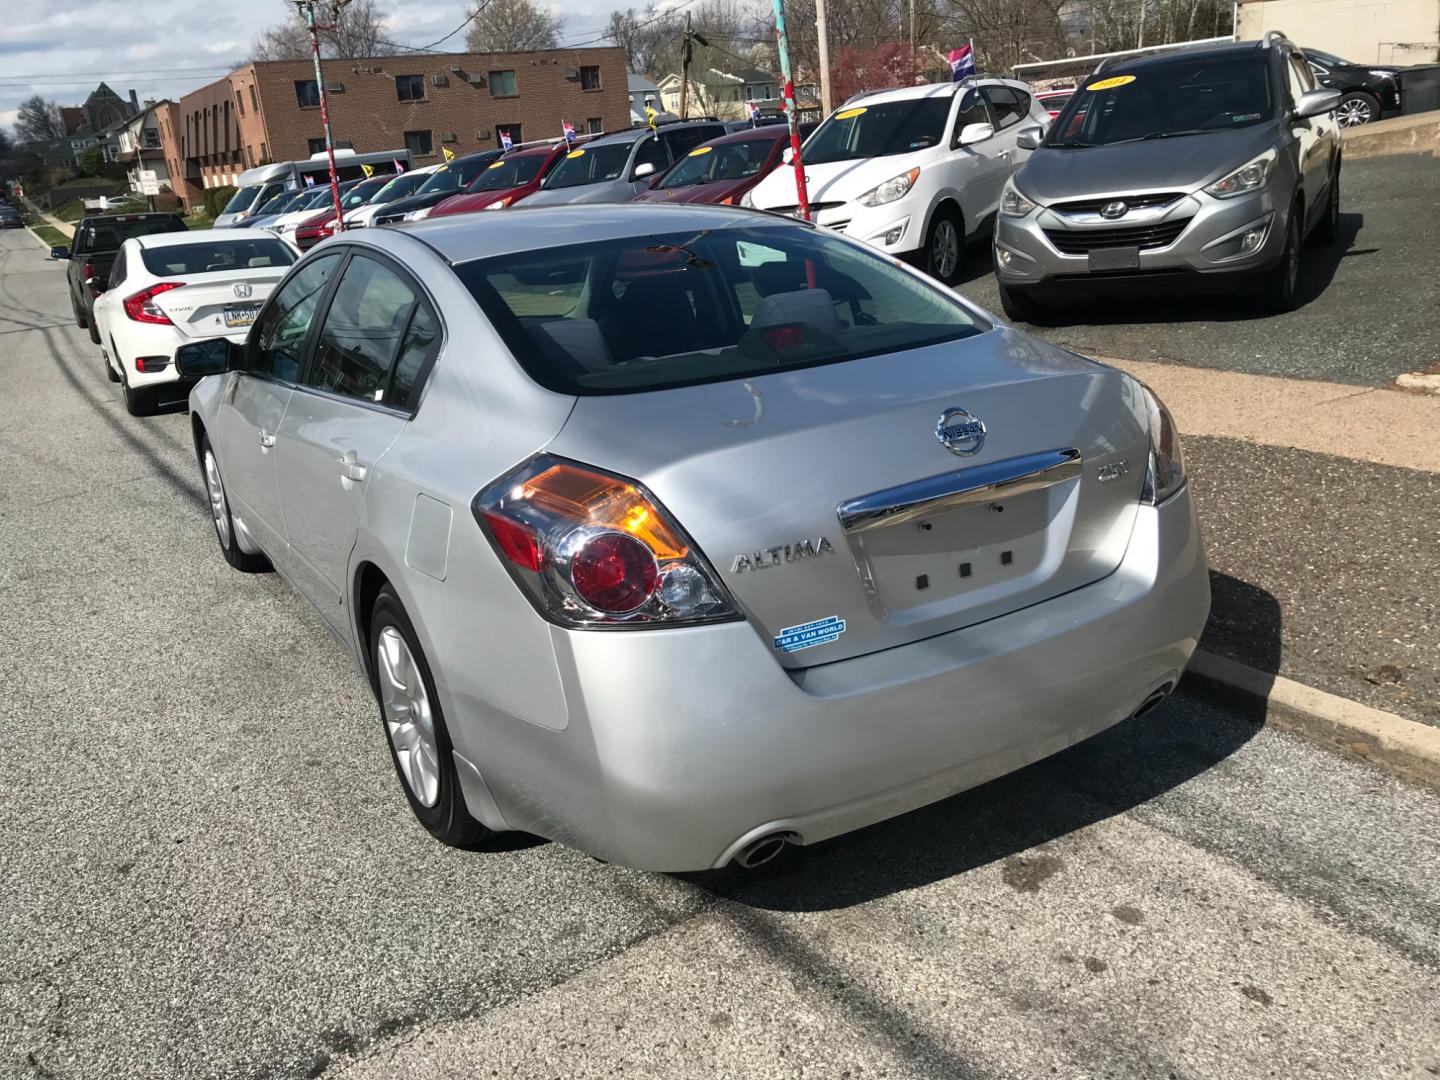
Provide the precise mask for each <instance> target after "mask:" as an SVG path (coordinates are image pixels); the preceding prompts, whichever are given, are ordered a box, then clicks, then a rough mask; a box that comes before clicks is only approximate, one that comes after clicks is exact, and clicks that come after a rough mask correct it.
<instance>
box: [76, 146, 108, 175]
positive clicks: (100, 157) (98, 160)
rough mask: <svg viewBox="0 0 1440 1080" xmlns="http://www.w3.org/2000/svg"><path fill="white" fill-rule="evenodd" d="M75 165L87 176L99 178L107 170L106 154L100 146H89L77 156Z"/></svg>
mask: <svg viewBox="0 0 1440 1080" xmlns="http://www.w3.org/2000/svg"><path fill="white" fill-rule="evenodd" d="M75 164H76V166H77V167H78V168H79V169H80V171H81V172H82V173H84V174H85V175H86V176H99V175H100V173H101V172H102V171H103V170H104V168H105V154H104V152H103V151H102V150H101V149H100V147H98V146H87V147H86V148H85V149H84V150H81V151H80V153H79V154H77V155H76V156H75Z"/></svg>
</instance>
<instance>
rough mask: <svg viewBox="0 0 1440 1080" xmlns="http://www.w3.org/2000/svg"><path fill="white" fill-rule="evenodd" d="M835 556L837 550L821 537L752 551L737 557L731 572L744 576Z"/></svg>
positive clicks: (731, 565) (732, 564)
mask: <svg viewBox="0 0 1440 1080" xmlns="http://www.w3.org/2000/svg"><path fill="white" fill-rule="evenodd" d="M833 554H835V548H834V547H833V546H832V545H831V543H830V541H829V540H827V539H826V538H825V537H823V536H820V537H817V538H816V539H814V540H799V541H797V542H795V543H793V544H786V545H784V546H783V547H772V548H765V549H764V550H763V551H752V552H750V553H749V554H748V555H736V556H735V561H734V562H733V563H731V564H730V572H731V573H732V574H743V573H744V572H745V571H746V570H766V569H769V568H770V567H772V566H779V565H781V564H782V563H792V562H799V561H800V560H801V559H813V558H816V557H817V556H819V555H833Z"/></svg>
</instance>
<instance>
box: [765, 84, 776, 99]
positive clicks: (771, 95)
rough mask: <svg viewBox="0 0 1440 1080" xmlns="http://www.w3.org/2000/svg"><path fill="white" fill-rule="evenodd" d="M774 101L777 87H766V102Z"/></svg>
mask: <svg viewBox="0 0 1440 1080" xmlns="http://www.w3.org/2000/svg"><path fill="white" fill-rule="evenodd" d="M774 99H775V87H773V86H767V87H765V100H766V101H773V100H774Z"/></svg>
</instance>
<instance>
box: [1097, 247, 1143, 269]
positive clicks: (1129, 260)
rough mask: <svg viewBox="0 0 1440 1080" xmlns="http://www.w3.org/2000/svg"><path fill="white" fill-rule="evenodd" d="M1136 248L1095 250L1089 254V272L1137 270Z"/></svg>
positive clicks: (1138, 259)
mask: <svg viewBox="0 0 1440 1080" xmlns="http://www.w3.org/2000/svg"><path fill="white" fill-rule="evenodd" d="M1139 269H1140V249H1139V248H1138V247H1117V248H1096V249H1095V250H1094V251H1092V252H1090V270H1091V271H1092V272H1094V271H1096V270H1139Z"/></svg>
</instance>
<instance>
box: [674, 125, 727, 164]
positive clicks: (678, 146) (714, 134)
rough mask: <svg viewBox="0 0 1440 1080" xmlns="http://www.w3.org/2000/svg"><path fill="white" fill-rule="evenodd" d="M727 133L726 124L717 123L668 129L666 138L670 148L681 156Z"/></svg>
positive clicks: (676, 155) (677, 155) (676, 154)
mask: <svg viewBox="0 0 1440 1080" xmlns="http://www.w3.org/2000/svg"><path fill="white" fill-rule="evenodd" d="M724 134H725V126H724V125H723V124H716V125H714V126H713V127H694V128H682V129H681V130H679V131H667V132H666V133H665V135H664V138H665V139H667V140H668V141H669V143H670V150H671V151H672V153H673V154H674V155H675V157H677V158H678V157H680V156H681V155H682V154H684V153H685V151H687V150H691V149H693V148H695V147H697V146H699V145H700V144H701V143H703V142H709V141H710V140H711V139H718V138H719V137H720V136H721V135H724Z"/></svg>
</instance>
